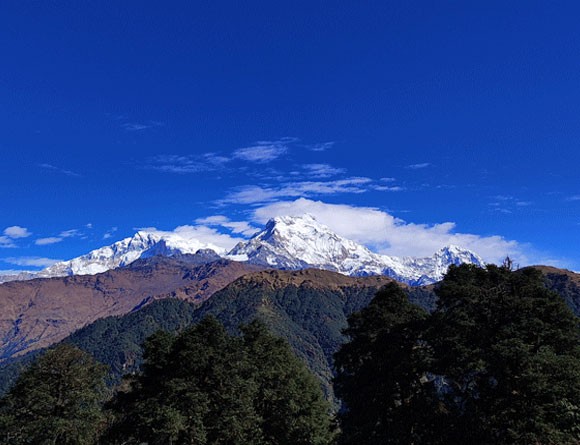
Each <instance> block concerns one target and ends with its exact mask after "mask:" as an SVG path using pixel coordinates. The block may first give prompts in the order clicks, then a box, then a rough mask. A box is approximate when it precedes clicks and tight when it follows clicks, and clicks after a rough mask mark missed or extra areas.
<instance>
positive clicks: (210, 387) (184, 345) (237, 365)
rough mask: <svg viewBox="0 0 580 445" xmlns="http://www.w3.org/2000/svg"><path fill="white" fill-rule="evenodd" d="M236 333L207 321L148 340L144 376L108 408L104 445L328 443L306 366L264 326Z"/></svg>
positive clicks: (325, 414) (325, 416) (326, 420)
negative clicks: (174, 334) (112, 420)
mask: <svg viewBox="0 0 580 445" xmlns="http://www.w3.org/2000/svg"><path fill="white" fill-rule="evenodd" d="M242 332H243V335H242V336H241V337H234V336H230V335H229V334H227V332H226V331H225V329H224V328H223V326H222V325H221V324H220V323H219V322H218V321H217V320H215V319H214V318H211V317H210V318H206V319H204V320H203V321H201V322H200V323H199V324H197V325H195V326H193V327H191V328H189V329H187V330H185V331H183V332H182V333H181V334H179V335H178V336H177V337H172V336H171V335H169V334H166V333H158V334H155V335H154V336H153V337H151V338H150V339H149V340H148V341H147V343H146V345H145V363H144V366H143V372H142V373H141V374H140V375H139V376H137V377H136V378H135V379H134V381H133V382H132V385H131V389H130V390H129V391H128V392H125V393H119V394H118V396H117V398H116V400H115V401H114V402H113V404H112V410H113V412H114V413H115V416H116V419H117V420H116V422H115V423H114V425H113V426H112V428H111V430H110V431H109V433H108V435H107V437H106V440H105V442H106V443H124V444H138V443H142V442H146V443H149V444H178V443H195V444H200V445H205V444H207V445H209V444H224V445H225V444H228V445H237V444H239V445H253V444H256V445H258V444H259V445H268V444H280V445H283V444H288V445H290V444H296V445H301V444H303V445H307V444H312V445H324V444H329V443H330V441H331V439H332V433H331V428H330V417H329V406H328V405H327V403H326V402H324V399H323V397H322V393H321V391H320V387H319V386H318V384H317V382H316V380H315V379H314V378H313V377H312V376H311V375H310V374H309V373H308V371H307V370H306V368H305V365H304V364H303V363H302V362H301V361H299V360H298V359H297V358H296V357H295V356H294V355H293V354H292V352H291V350H290V348H289V347H288V345H287V344H286V343H285V342H283V341H282V340H279V339H277V338H275V337H273V336H271V334H269V333H268V332H267V330H266V329H265V327H264V326H263V325H261V324H258V323H253V324H251V325H249V326H246V327H244V328H242Z"/></svg>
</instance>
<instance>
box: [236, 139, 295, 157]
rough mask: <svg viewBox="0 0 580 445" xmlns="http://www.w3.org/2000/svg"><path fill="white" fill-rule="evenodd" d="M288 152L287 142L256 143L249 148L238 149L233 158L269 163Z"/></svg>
mask: <svg viewBox="0 0 580 445" xmlns="http://www.w3.org/2000/svg"><path fill="white" fill-rule="evenodd" d="M287 151H288V141H286V140H279V141H258V142H256V145H253V146H251V147H244V148H238V149H237V150H236V151H234V154H233V156H234V158H236V159H241V160H243V161H249V162H258V163H264V162H270V161H273V160H274V159H277V158H279V157H280V156H282V155H283V154H284V153H286V152H287Z"/></svg>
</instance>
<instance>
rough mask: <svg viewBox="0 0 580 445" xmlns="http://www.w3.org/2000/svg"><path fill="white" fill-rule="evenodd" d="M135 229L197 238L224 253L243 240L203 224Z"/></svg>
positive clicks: (189, 238) (190, 238)
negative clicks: (170, 228) (165, 228)
mask: <svg viewBox="0 0 580 445" xmlns="http://www.w3.org/2000/svg"><path fill="white" fill-rule="evenodd" d="M134 229H135V230H142V231H145V232H154V233H158V234H160V235H171V234H177V235H179V236H180V237H182V238H185V239H186V240H197V241H199V242H201V243H202V244H213V245H214V246H215V247H216V248H217V249H218V250H219V251H221V252H218V253H225V252H227V251H229V250H231V249H232V248H233V247H234V246H235V245H236V244H237V243H239V242H240V241H244V238H238V237H235V236H231V235H228V234H225V233H220V232H219V231H218V230H216V229H215V228H213V227H208V226H205V225H196V226H191V225H184V226H178V227H176V228H175V229H174V230H170V231H167V230H159V229H157V228H156V227H135V228H134Z"/></svg>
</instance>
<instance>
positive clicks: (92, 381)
mask: <svg viewBox="0 0 580 445" xmlns="http://www.w3.org/2000/svg"><path fill="white" fill-rule="evenodd" d="M105 375H106V367H105V366H104V365H101V364H99V363H97V362H96V361H95V360H94V359H93V358H92V357H91V356H90V355H89V354H87V353H85V352H83V351H81V350H80V349H78V348H76V347H74V346H71V345H68V344H62V345H60V346H57V347H56V348H54V349H51V350H49V351H48V352H47V353H46V354H44V355H43V356H42V357H40V358H39V359H37V360H36V361H35V362H33V363H32V365H31V366H30V368H28V369H27V370H26V371H24V372H23V373H22V374H21V375H20V377H19V378H18V380H17V381H16V383H15V385H14V386H13V388H12V389H11V390H10V391H9V393H8V394H7V395H6V396H5V397H4V398H3V399H2V400H0V443H2V444H7V445H8V444H10V445H18V444H41V445H44V444H46V445H49V444H59V445H84V444H93V443H95V441H96V440H97V437H98V434H99V432H100V430H101V429H102V428H103V426H104V423H105V418H104V415H103V413H102V411H101V404H102V402H103V401H104V400H105V398H106V397H107V391H106V387H105V382H104V378H105Z"/></svg>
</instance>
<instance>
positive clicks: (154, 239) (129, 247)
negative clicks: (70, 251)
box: [34, 231, 225, 278]
mask: <svg viewBox="0 0 580 445" xmlns="http://www.w3.org/2000/svg"><path fill="white" fill-rule="evenodd" d="M200 250H201V251H204V250H210V251H215V252H219V253H222V254H225V252H224V251H223V249H220V248H219V247H217V246H214V245H212V244H205V243H202V242H200V241H198V240H196V239H193V238H186V237H183V236H180V235H178V234H176V233H171V232H147V231H139V232H137V233H136V234H135V235H134V236H132V237H130V238H125V239H123V240H121V241H119V242H116V243H114V244H111V245H110V246H105V247H101V248H100V249H96V250H93V251H92V252H89V253H88V254H86V255H82V256H80V257H77V258H74V259H72V260H69V261H62V262H59V263H56V264H53V265H52V266H50V267H48V268H46V269H44V270H42V271H40V272H38V273H37V274H36V275H35V276H34V278H48V277H63V276H68V275H94V274H97V273H101V272H105V271H107V270H110V269H115V268H117V267H122V266H126V265H128V264H131V263H132V262H133V261H135V260H137V259H139V258H148V257H152V256H155V255H163V256H173V255H176V254H195V253H196V252H198V251H200Z"/></svg>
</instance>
